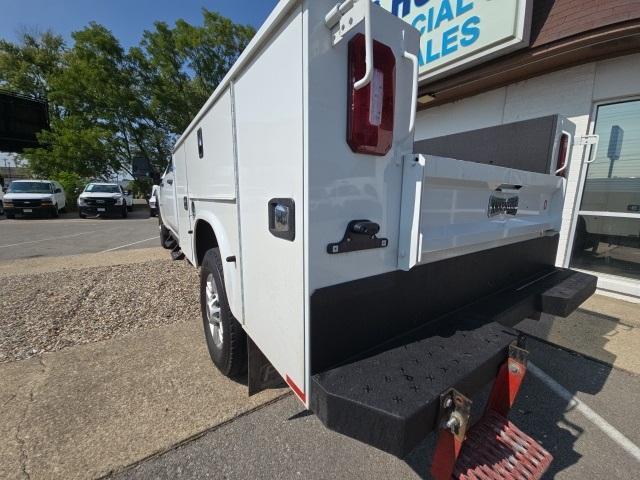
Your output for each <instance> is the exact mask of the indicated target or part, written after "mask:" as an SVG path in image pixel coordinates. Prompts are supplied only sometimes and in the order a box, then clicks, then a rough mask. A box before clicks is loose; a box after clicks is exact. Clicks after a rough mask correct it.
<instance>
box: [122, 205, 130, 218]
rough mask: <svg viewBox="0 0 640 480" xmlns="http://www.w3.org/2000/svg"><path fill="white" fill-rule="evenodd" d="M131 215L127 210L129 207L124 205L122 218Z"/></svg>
mask: <svg viewBox="0 0 640 480" xmlns="http://www.w3.org/2000/svg"><path fill="white" fill-rule="evenodd" d="M128 214H129V212H128V209H127V205H123V206H122V218H127V215H128Z"/></svg>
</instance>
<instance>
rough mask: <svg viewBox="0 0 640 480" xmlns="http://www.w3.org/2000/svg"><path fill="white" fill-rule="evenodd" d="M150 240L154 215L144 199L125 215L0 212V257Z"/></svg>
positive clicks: (155, 237) (155, 221) (67, 252)
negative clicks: (7, 214)
mask: <svg viewBox="0 0 640 480" xmlns="http://www.w3.org/2000/svg"><path fill="white" fill-rule="evenodd" d="M154 241H155V244H156V245H157V242H158V219H157V218H150V217H149V208H148V207H147V206H146V203H142V204H141V203H137V204H136V205H134V209H133V211H132V212H129V215H128V217H127V218H126V219H123V218H87V219H81V218H78V214H77V213H75V212H69V213H65V214H62V215H61V216H60V217H59V218H51V219H49V218H36V217H33V218H17V219H15V220H8V219H7V218H6V217H4V216H0V261H11V260H16V259H20V258H38V257H51V256H61V255H77V254H81V253H98V252H103V251H108V250H111V249H127V248H144V247H150V246H154Z"/></svg>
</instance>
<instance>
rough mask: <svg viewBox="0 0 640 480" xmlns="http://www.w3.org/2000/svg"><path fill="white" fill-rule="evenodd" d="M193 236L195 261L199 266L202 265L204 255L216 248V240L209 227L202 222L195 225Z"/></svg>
mask: <svg viewBox="0 0 640 480" xmlns="http://www.w3.org/2000/svg"><path fill="white" fill-rule="evenodd" d="M194 235H195V236H196V260H197V262H198V266H199V265H202V260H203V259H204V255H205V253H207V251H208V250H210V249H211V248H217V247H218V239H217V238H216V234H215V233H214V231H213V228H211V225H209V224H208V223H207V222H205V221H203V220H200V221H199V222H198V223H197V224H196V229H195V231H194Z"/></svg>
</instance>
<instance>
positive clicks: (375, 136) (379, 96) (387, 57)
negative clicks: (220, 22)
mask: <svg viewBox="0 0 640 480" xmlns="http://www.w3.org/2000/svg"><path fill="white" fill-rule="evenodd" d="M365 69H366V63H365V38H364V35H362V34H361V33H359V34H357V35H355V36H354V37H353V38H352V39H351V40H350V41H349V79H348V81H349V85H348V89H349V101H348V104H347V106H348V110H347V143H348V144H349V146H350V147H351V150H352V151H354V152H356V153H366V154H369V155H380V156H382V155H386V154H387V152H388V151H389V150H390V149H391V144H392V143H393V113H394V111H393V106H394V97H395V91H396V86H395V83H396V59H395V56H394V55H393V51H392V50H391V48H389V47H388V46H386V45H384V44H382V43H380V42H376V41H374V42H373V76H372V78H371V82H369V84H368V85H367V86H365V87H362V88H361V89H360V90H356V89H355V88H354V87H353V84H354V83H355V82H356V81H358V80H359V79H361V78H362V77H363V76H364V73H365Z"/></svg>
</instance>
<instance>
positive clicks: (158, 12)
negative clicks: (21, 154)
mask: <svg viewBox="0 0 640 480" xmlns="http://www.w3.org/2000/svg"><path fill="white" fill-rule="evenodd" d="M0 3H1V4H2V6H1V8H0V10H1V13H0V38H3V39H5V40H9V41H15V40H16V39H17V36H18V35H17V34H18V32H20V31H21V30H24V29H27V30H32V29H38V30H41V31H44V30H48V29H51V30H53V31H54V32H56V33H59V34H61V35H63V36H64V38H65V39H66V41H67V43H69V44H70V43H71V32H74V31H76V30H80V29H81V28H83V27H84V26H85V25H87V24H88V23H89V22H91V21H96V22H98V23H100V24H102V25H104V26H106V27H107V28H108V29H109V30H111V31H112V32H113V33H114V35H115V36H116V38H118V39H119V40H120V42H121V43H122V45H123V46H124V47H125V48H129V47H131V46H134V45H137V44H138V42H139V41H140V38H141V37H142V32H143V31H144V30H149V29H151V28H153V24H154V22H156V21H158V20H162V21H164V22H166V23H168V24H169V25H173V24H174V23H175V21H176V20H178V19H179V18H182V19H184V20H186V21H187V22H189V23H192V24H196V25H198V24H201V23H202V15H201V13H200V12H201V11H202V8H207V9H209V10H211V11H215V12H219V13H220V14H222V15H224V16H225V17H228V18H230V19H231V20H233V21H234V22H236V23H243V24H249V25H253V26H254V27H256V28H259V27H260V26H261V25H262V23H263V22H264V21H265V19H266V18H267V16H268V15H269V13H271V11H272V10H273V8H274V7H275V5H276V4H277V3H278V1H277V0H0ZM5 159H7V160H8V161H10V157H9V156H8V155H5V154H3V153H2V152H0V165H1V166H4V165H5V163H4V162H5ZM10 163H11V165H13V162H10Z"/></svg>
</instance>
